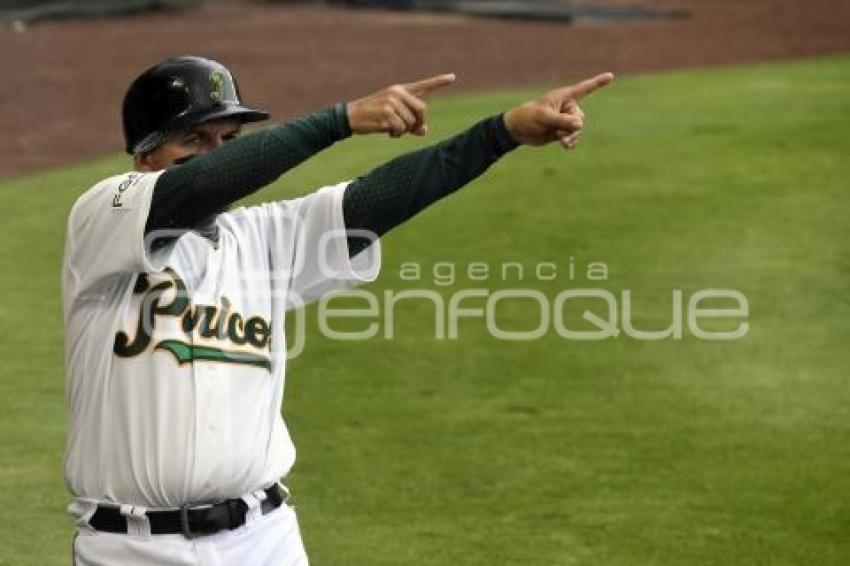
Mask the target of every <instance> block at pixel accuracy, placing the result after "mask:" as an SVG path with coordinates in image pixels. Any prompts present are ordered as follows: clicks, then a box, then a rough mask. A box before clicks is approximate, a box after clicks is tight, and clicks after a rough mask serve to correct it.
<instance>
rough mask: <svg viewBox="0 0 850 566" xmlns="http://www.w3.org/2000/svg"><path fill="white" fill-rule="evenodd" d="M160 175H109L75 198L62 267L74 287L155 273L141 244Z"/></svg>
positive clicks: (143, 243)
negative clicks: (109, 278)
mask: <svg viewBox="0 0 850 566" xmlns="http://www.w3.org/2000/svg"><path fill="white" fill-rule="evenodd" d="M160 174H161V172H156V173H138V172H132V173H126V174H123V175H118V176H115V177H111V178H109V179H106V180H104V181H102V182H100V183H98V184H97V185H95V186H94V187H92V188H91V189H90V190H89V191H88V192H86V193H85V194H83V196H81V197H80V198H79V199H78V200H77V202H76V204H75V205H74V208H73V209H72V210H71V215H70V217H69V220H68V233H67V242H66V249H67V257H66V266H67V269H68V270H69V271H70V275H71V276H72V277H73V279H74V282H75V283H76V285H75V287H76V288H77V289H78V290H83V289H86V288H88V287H90V286H92V285H94V284H95V283H97V282H98V281H99V280H101V279H102V278H104V277H107V276H110V275H114V274H117V273H126V272H154V271H158V267H157V266H156V265H154V264H153V261H152V260H151V257H150V253H149V250H148V246H147V245H146V242H145V223H146V221H147V218H148V214H149V212H150V206H151V196H152V194H153V189H154V185H155V184H156V180H157V179H158V178H159V175H160Z"/></svg>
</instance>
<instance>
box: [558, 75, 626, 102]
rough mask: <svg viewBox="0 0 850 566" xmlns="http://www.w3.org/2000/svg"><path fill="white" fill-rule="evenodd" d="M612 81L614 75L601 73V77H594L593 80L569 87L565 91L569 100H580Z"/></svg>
mask: <svg viewBox="0 0 850 566" xmlns="http://www.w3.org/2000/svg"><path fill="white" fill-rule="evenodd" d="M613 81H614V73H602V74H601V75H596V76H595V77H593V78H590V79H586V80H583V81H581V82H580V83H576V84H574V85H572V86H569V87H567V89H566V91H567V92H568V93H569V95H570V97H571V98H575V99H580V98H584V97H585V96H587V95H588V94H591V93H593V92H595V91H597V90H599V89H600V88H602V87H603V86H606V85H609V84H611V83H612V82H613Z"/></svg>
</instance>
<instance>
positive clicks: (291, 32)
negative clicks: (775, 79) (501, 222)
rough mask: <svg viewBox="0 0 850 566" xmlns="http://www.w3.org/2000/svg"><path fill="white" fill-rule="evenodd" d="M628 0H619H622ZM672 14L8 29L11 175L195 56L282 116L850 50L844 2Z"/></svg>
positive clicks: (5, 142)
mask: <svg viewBox="0 0 850 566" xmlns="http://www.w3.org/2000/svg"><path fill="white" fill-rule="evenodd" d="M620 3H622V2H620ZM641 3H642V4H644V5H646V4H651V5H663V6H667V7H676V8H682V7H684V8H686V9H688V10H689V11H690V12H691V16H690V17H688V18H685V19H679V20H669V21H647V22H642V23H641V22H634V23H628V24H616V25H615V24H607V25H575V26H570V25H567V24H561V23H534V22H515V21H506V20H484V19H471V18H463V17H456V16H443V15H414V14H405V13H392V12H361V11H356V12H355V11H347V10H343V9H319V8H311V7H308V6H303V5H301V6H299V5H294V6H293V5H273V6H271V5H262V4H234V3H221V4H211V5H208V6H205V7H204V8H202V9H200V10H198V11H194V12H188V13H182V14H155V15H150V16H143V17H137V18H131V19H123V20H109V21H86V22H82V21H78V22H61V23H50V24H42V25H37V26H34V27H32V28H29V29H26V30H23V31H20V30H19V31H14V30H11V29H9V30H3V31H0V65H2V68H3V69H5V73H4V77H3V80H2V81H0V121H2V123H3V125H4V126H5V131H6V135H5V136H3V137H0V178H2V177H11V176H14V175H18V174H21V173H25V172H32V171H38V170H40V169H44V168H46V167H56V166H60V165H64V164H67V163H70V162H73V161H76V160H79V159H82V158H90V157H95V156H98V155H102V154H105V153H108V152H113V151H117V150H119V149H120V148H121V147H122V144H121V130H120V119H119V111H120V102H121V97H122V95H123V92H124V89H125V88H126V86H127V85H128V84H129V82H130V80H131V79H132V78H133V76H135V75H136V74H137V73H138V72H139V71H140V70H142V69H144V68H145V67H147V66H149V65H150V64H152V63H154V62H156V61H158V60H160V59H163V58H165V57H168V56H171V55H175V54H184V53H195V54H203V55H207V56H210V57H213V58H217V59H220V60H222V61H223V62H225V63H226V64H228V65H230V66H232V67H233V68H234V69H235V70H236V71H237V74H238V76H239V78H240V81H241V83H242V85H243V91H244V92H243V94H245V98H246V99H247V101H248V102H250V103H253V104H257V105H261V106H263V107H265V108H268V109H269V110H270V111H272V113H273V114H274V115H275V116H276V117H277V118H279V119H280V118H284V117H286V116H292V115H293V114H298V113H303V112H306V111H308V110H310V109H314V108H318V107H320V106H322V105H326V104H330V103H333V102H335V101H338V100H344V99H347V98H349V97H353V96H356V95H359V94H364V93H366V92H368V91H369V90H371V89H375V88H376V87H380V86H383V85H385V84H389V83H392V82H399V81H404V80H410V79H414V78H418V77H420V76H423V75H426V74H429V73H436V72H443V71H454V72H456V73H458V75H459V77H460V81H459V83H458V84H457V85H456V87H453V88H456V89H457V90H480V89H487V88H493V87H506V86H517V85H531V84H539V83H552V82H556V81H565V80H570V79H574V78H577V77H579V76H581V75H583V74H586V73H590V72H596V71H600V70H608V69H611V70H614V71H616V72H619V73H630V72H638V71H648V70H657V69H667V68H678V67H692V66H701V65H717V64H729V63H738V62H742V61H747V62H749V61H762V60H773V59H782V58H789V57H800V56H812V55H818V54H823V53H833V52H846V51H850V3H848V2H847V1H846V0H808V1H803V0H749V1H747V2H736V1H734V0H680V1H665V0H644V1H643V2H641Z"/></svg>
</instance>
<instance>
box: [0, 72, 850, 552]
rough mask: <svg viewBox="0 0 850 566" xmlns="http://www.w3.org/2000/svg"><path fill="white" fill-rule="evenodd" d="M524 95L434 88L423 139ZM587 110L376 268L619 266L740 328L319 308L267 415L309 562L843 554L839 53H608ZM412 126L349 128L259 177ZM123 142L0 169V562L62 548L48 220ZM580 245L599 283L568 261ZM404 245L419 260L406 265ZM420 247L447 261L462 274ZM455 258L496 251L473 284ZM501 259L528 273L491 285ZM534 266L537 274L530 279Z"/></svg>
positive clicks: (513, 306) (446, 208) (288, 188)
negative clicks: (720, 294)
mask: <svg viewBox="0 0 850 566" xmlns="http://www.w3.org/2000/svg"><path fill="white" fill-rule="evenodd" d="M537 92H538V90H529V91H525V92H519V91H517V92H503V93H498V94H489V95H476V96H456V97H452V96H449V97H444V98H439V99H437V100H436V101H435V102H434V103H433V105H432V113H431V122H432V128H433V129H432V132H433V133H432V135H431V138H430V139H440V138H442V137H444V136H445V135H448V134H450V133H451V132H454V131H458V130H460V129H461V128H463V127H464V126H466V125H468V124H470V123H472V122H473V121H474V120H475V119H477V118H478V117H483V116H485V115H487V114H489V113H493V112H496V111H499V110H501V109H504V108H506V107H508V106H509V105H511V104H514V103H517V102H520V101H523V100H524V99H525V98H527V97H529V96H531V95H533V94H536V93H537ZM585 106H586V111H587V113H588V117H589V123H588V129H587V132H586V134H585V136H584V139H583V142H582V144H583V145H582V147H581V149H580V151H578V152H576V153H574V154H571V155H568V154H565V153H563V152H562V151H561V150H560V149H559V148H555V147H551V148H544V149H537V150H532V149H526V148H523V149H521V150H518V151H517V152H515V153H514V154H513V155H510V156H509V157H507V158H506V159H504V160H503V161H502V162H500V163H498V164H497V165H496V166H495V167H494V168H493V169H492V170H491V171H490V172H489V173H488V174H487V175H486V176H485V177H484V178H482V179H480V180H478V181H476V182H475V183H473V184H472V185H471V186H469V187H467V188H466V189H464V190H463V191H462V192H461V193H459V194H457V195H455V196H453V197H451V198H450V199H448V200H446V201H444V202H442V203H440V204H438V205H436V206H435V207H433V209H431V210H429V211H428V212H426V213H425V214H423V215H422V216H421V217H420V218H417V219H416V220H415V221H413V222H411V223H409V224H408V225H405V226H403V227H401V228H400V229H398V230H397V231H396V232H394V233H393V234H391V235H390V236H388V237H387V238H385V242H384V266H383V273H382V276H381V278H380V279H379V280H378V282H376V283H374V284H372V285H371V286H370V287H368V289H370V290H372V291H375V292H378V293H382V292H383V291H384V290H396V291H398V290H402V289H414V288H424V289H431V290H436V291H439V292H440V293H442V294H443V295H444V296H445V297H446V298H447V300H448V297H450V296H451V294H452V293H454V292H456V291H458V290H461V289H463V288H467V287H479V288H487V289H490V291H491V292H492V291H495V290H497V289H507V288H523V289H537V290H539V291H541V292H542V293H544V295H546V296H547V297H550V298H553V297H554V296H555V295H557V294H558V293H559V292H560V291H562V290H564V289H567V288H573V287H593V288H601V289H607V290H610V291H611V292H612V293H614V294H615V295H616V296H619V295H620V293H621V292H622V291H623V290H626V289H628V290H631V292H632V295H633V298H634V306H633V317H634V320H635V326H637V327H638V328H644V329H652V328H656V329H657V328H663V327H664V326H666V325H669V323H670V317H671V306H670V299H671V293H672V291H673V290H675V289H681V290H682V291H683V293H684V295H685V297H686V298H687V297H688V296H690V295H691V294H692V293H693V292H695V291H697V290H699V289H710V288H720V289H737V290H739V291H741V292H742V293H743V294H744V295H745V296H746V297H747V299H748V302H749V309H750V313H749V324H750V328H749V332H748V334H747V335H746V337H744V338H743V339H741V340H738V341H731V342H712V341H705V340H699V339H697V338H695V337H694V336H693V335H692V334H690V333H689V332H688V331H687V329H686V330H685V333H684V336H683V338H682V339H681V340H670V339H668V340H661V341H656V342H647V341H638V340H634V339H632V338H629V337H626V336H621V337H619V338H616V339H613V338H612V339H608V340H604V341H597V342H582V341H574V340H565V339H564V338H561V337H559V336H558V335H557V334H556V333H555V332H554V330H550V331H549V332H548V333H547V334H546V335H545V336H543V337H542V338H540V339H538V340H534V341H529V342H506V341H499V340H496V339H495V338H493V337H491V336H490V335H489V334H488V333H487V332H486V331H485V329H484V325H483V322H482V321H481V320H476V319H470V320H465V321H463V322H462V323H461V324H460V330H459V331H460V336H459V338H458V339H457V340H438V339H435V337H434V329H433V322H432V319H433V311H432V309H430V308H429V307H428V305H427V304H425V303H424V302H419V303H416V302H406V303H405V302H402V303H399V305H398V306H397V307H396V317H395V338H394V339H393V340H384V339H381V338H374V339H371V340H368V341H366V342H358V343H354V342H339V341H331V340H328V339H324V338H322V337H320V335H319V333H318V332H317V330H316V328H315V326H316V325H315V324H314V323H310V322H309V321H310V320H314V319H315V315H316V309H315V308H314V307H311V308H310V309H308V310H307V312H306V315H307V319H308V327H309V328H310V332H309V334H308V336H307V347H306V350H305V351H304V353H303V354H302V355H301V356H299V357H298V358H296V359H295V360H294V361H293V362H292V363H291V366H290V370H289V371H290V373H289V377H288V384H287V385H288V387H287V397H286V402H285V414H286V416H287V422H288V424H289V426H290V429H291V432H292V433H293V435H294V438H295V440H296V445H297V446H298V454H299V456H298V463H297V464H296V468H295V470H294V472H293V474H292V475H291V477H290V478H289V480H288V483H289V484H290V485H291V486H292V487H293V489H294V491H295V493H296V499H297V503H296V505H297V508H298V511H299V516H300V521H301V526H302V530H303V533H304V538H305V542H306V544H307V547H308V552H309V553H310V555H311V558H312V562H313V563H314V564H317V565H320V566H321V565H370V566H375V565H400V564H417V565H420V564H421V565H449V564H463V565H493V564H517V565H532V564H533V565H573V564H581V565H600V566H615V565H623V566H636V565H640V566H642V565H650V564H651V565H655V566H662V565H663V566H668V565H669V566H682V565H707V564H713V565H724V566H726V565H732V564H734V565H738V564H741V565H744V564H746V565H751V564H765V565H766V564H770V565H792V564H794V565H803V564H806V565H818V566H827V565H845V564H848V563H850V473H848V472H850V448H848V447H850V380H848V377H850V376H849V375H848V369H847V368H848V366H850V349H848V339H850V292H848V291H850V285H848V280H850V279H848V278H850V244H848V235H850V234H849V233H848V228H847V227H848V220H847V218H848V216H850V205H848V196H850V159H848V156H850V135H848V133H847V132H848V131H850V58H848V57H843V58H828V59H820V60H813V61H805V62H792V63H787V64H774V65H765V66H751V67H741V68H725V69H714V70H700V71H690V72H677V73H669V74H667V73H665V74H656V75H646V76H639V77H627V78H624V79H622V80H620V81H619V82H618V83H616V84H615V85H614V86H612V87H610V88H609V89H608V90H607V91H605V92H604V93H601V94H600V95H599V96H598V97H596V98H593V99H592V100H588V102H587V103H586V105H585ZM421 143H423V141H421V140H395V141H394V140H388V139H385V138H377V137H375V138H360V139H356V140H353V141H350V142H348V143H346V144H342V145H341V146H338V147H336V148H333V149H332V150H330V151H328V152H327V153H325V154H323V155H322V156H320V157H319V158H317V159H315V160H314V161H311V162H310V163H308V164H307V165H305V166H304V167H302V168H300V169H298V170H296V171H294V172H293V173H292V174H290V175H289V176H287V177H285V178H284V179H282V180H281V181H280V182H278V183H277V184H275V185H274V186H273V187H272V188H270V189H268V190H266V191H265V192H263V193H262V194H261V195H260V196H261V197H262V198H266V199H268V198H284V197H287V196H291V195H295V194H300V193H303V192H306V191H308V190H312V189H313V188H315V187H317V186H320V185H322V184H327V183H330V182H335V181H337V180H339V179H344V178H348V177H351V176H353V175H356V174H358V173H360V172H363V171H365V170H366V169H367V168H368V167H371V166H372V165H375V164H378V163H380V162H381V161H383V160H385V159H386V158H388V157H389V156H392V155H395V154H397V153H399V152H400V151H401V149H407V148H412V147H415V146H417V145H419V144H421ZM400 148H401V149H400ZM126 166H127V163H126V160H125V159H124V158H123V157H113V158H109V159H105V160H103V161H99V162H96V163H88V164H84V165H80V166H78V167H74V168H71V169H68V170H63V171H54V172H47V173H44V174H40V175H36V176H29V177H25V178H20V179H14V180H10V181H4V182H2V183H0V209H2V210H3V222H2V225H0V241H2V242H3V251H2V252H0V268H2V279H0V296H2V297H3V299H2V302H0V321H2V328H3V331H2V340H0V356H2V359H3V363H2V364H0V368H2V369H0V372H2V379H0V391H2V400H3V401H2V410H0V423H2V444H0V458H1V460H2V461H1V462H0V485H2V491H0V509H2V517H3V523H4V528H3V529H2V530H0V564H38V565H47V564H68V563H69V558H70V540H71V532H72V530H71V525H70V521H69V520H68V519H67V518H66V516H65V515H64V507H65V506H66V505H67V503H68V501H69V497H68V494H67V493H66V491H65V488H64V485H63V482H62V479H61V471H60V464H61V456H62V449H63V427H64V423H65V412H64V397H63V374H62V331H61V309H60V306H61V305H60V288H59V282H60V263H61V257H62V246H63V235H64V226H65V218H66V215H67V212H68V210H69V208H70V206H71V204H72V202H73V201H74V199H75V197H76V196H77V195H78V194H79V193H80V192H82V190H83V189H84V188H86V187H87V186H89V185H91V184H92V183H93V182H95V181H96V180H98V179H99V178H101V177H103V176H106V175H108V174H111V173H113V172H117V171H119V170H122V168H125V167H126ZM255 200H259V197H258V198H257V199H255ZM571 257H572V258H574V263H575V265H576V269H577V273H576V276H575V278H574V279H573V280H570V277H569V273H568V266H569V262H570V258H571ZM591 261H596V262H604V263H605V264H606V265H607V266H608V268H609V275H608V279H607V280H606V281H603V282H598V281H588V280H587V278H585V277H584V269H585V267H586V265H587V263H588V262H591ZM405 262H419V263H420V264H421V265H422V266H423V268H424V270H425V271H424V273H423V275H422V280H420V281H403V280H401V278H400V275H399V269H400V266H401V264H402V263H405ZM437 262H453V263H455V264H456V266H457V269H458V274H457V280H456V281H455V283H454V284H453V285H451V286H448V287H442V286H439V285H437V284H436V283H435V282H434V278H433V275H432V274H431V273H430V270H431V269H432V268H433V266H434V264H435V263H437ZM469 262H486V263H487V264H488V265H489V266H490V267H491V269H492V270H493V271H495V273H494V274H491V277H490V278H489V279H488V280H487V281H484V282H480V281H470V280H469V278H467V277H466V275H465V274H463V271H464V269H465V268H466V265H467V264H468V263H469ZM502 262H520V263H522V264H523V265H524V266H525V267H526V273H525V278H524V280H522V281H518V280H517V277H515V276H513V275H512V276H511V277H510V278H509V279H508V280H506V281H503V280H501V277H500V274H499V273H498V271H499V269H500V266H501V263H502ZM539 262H554V263H556V264H557V266H558V276H557V278H556V279H555V280H552V281H540V280H538V279H537V278H535V277H534V276H533V274H532V273H531V271H532V270H533V269H534V266H535V265H536V264H537V263H539ZM482 304H483V303H482V301H476V300H474V299H470V300H469V302H467V303H465V304H464V306H467V307H474V306H482ZM588 304H591V303H588ZM530 306H531V307H533V305H532V304H531V303H529V302H528V301H522V300H513V301H510V300H506V301H504V302H503V303H500V306H499V311H498V314H499V322H500V324H501V326H504V327H505V328H509V329H527V328H532V327H534V326H535V325H536V320H537V317H538V316H539V315H537V313H536V310H535V309H534V308H530ZM598 310H599V309H598V308H596V309H595V311H594V312H597V311H598ZM348 326H350V327H363V326H365V325H364V323H363V322H362V321H361V322H359V323H358V322H349V324H348ZM579 326H580V325H579ZM733 326H734V325H733Z"/></svg>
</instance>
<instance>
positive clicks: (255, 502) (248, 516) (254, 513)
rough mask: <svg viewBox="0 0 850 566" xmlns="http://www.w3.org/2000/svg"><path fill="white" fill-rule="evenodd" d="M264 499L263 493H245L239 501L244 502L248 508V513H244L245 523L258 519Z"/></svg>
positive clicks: (261, 512)
mask: <svg viewBox="0 0 850 566" xmlns="http://www.w3.org/2000/svg"><path fill="white" fill-rule="evenodd" d="M265 498H266V493H265V492H264V491H256V492H254V493H246V494H245V495H243V496H242V497H240V499H241V500H242V501H244V502H245V505H247V506H248V511H247V512H246V513H245V523H246V524H247V523H250V522H253V521H256V520H257V519H259V518H260V517H261V516H262V514H263V510H262V507H261V504H262V502H263V499H265Z"/></svg>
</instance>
